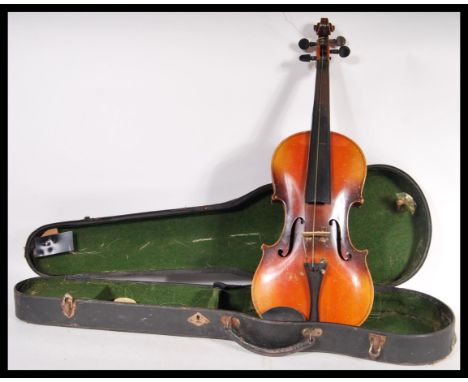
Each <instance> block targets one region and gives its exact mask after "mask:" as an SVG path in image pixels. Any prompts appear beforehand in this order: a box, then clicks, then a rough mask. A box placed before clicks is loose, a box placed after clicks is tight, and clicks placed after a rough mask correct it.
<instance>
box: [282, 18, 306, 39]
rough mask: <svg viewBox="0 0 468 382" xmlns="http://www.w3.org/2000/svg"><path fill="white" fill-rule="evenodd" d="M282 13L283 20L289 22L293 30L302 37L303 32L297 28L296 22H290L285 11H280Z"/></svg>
mask: <svg viewBox="0 0 468 382" xmlns="http://www.w3.org/2000/svg"><path fill="white" fill-rule="evenodd" d="M281 13H282V14H283V17H284V19H285V21H286V22H287V23H288V24H290V25H291V26H292V27H293V28H294V29H295V30H296V32H297V33H299V34H300V35H301V37H304V34H303V33H302V32H301V31H300V30H299V28H298V27H297V26H296V24H294V22H292V21H291V20H290V19H289V17H288V15H287V14H286V12H281Z"/></svg>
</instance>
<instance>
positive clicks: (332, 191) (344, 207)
mask: <svg viewBox="0 0 468 382" xmlns="http://www.w3.org/2000/svg"><path fill="white" fill-rule="evenodd" d="M334 29H335V28H334V26H333V25H332V24H331V23H329V21H328V19H326V18H322V19H321V20H320V22H319V23H317V24H316V25H315V26H314V30H315V31H316V32H317V35H318V39H317V41H316V42H311V41H309V40H308V39H302V40H301V41H299V47H300V48H301V49H303V50H305V51H311V50H315V56H312V55H311V54H304V55H302V56H300V57H299V59H300V60H301V61H304V62H311V61H315V62H316V82H315V99H314V106H313V117H312V128H311V131H304V132H299V133H296V134H294V135H291V136H290V137H288V138H286V139H285V140H283V141H282V142H281V143H280V144H279V145H278V147H277V148H276V150H275V152H274V154H273V158H272V164H271V167H272V178H273V196H272V200H273V201H274V202H281V203H282V204H283V207H284V216H285V220H284V226H283V230H282V233H281V236H280V237H279V239H278V240H277V241H276V243H274V244H273V245H266V244H262V247H261V248H262V253H263V255H262V258H261V260H260V263H259V265H258V267H257V269H256V271H255V274H254V278H253V280H252V292H251V293H252V302H253V305H254V307H255V310H256V312H257V314H258V315H259V316H260V317H261V318H264V319H270V320H281V321H323V322H333V323H341V324H347V325H355V326H359V325H361V324H362V323H363V322H364V321H365V320H366V318H367V316H368V315H369V313H370V311H371V308H372V303H373V299H374V287H373V283H372V278H371V275H370V273H369V269H368V267H367V262H366V258H367V250H357V249H356V248H354V247H353V245H352V243H351V239H350V236H349V231H348V212H349V209H350V207H351V206H353V205H360V204H362V203H363V202H364V199H363V196H362V192H363V187H364V182H365V179H366V173H367V167H366V159H365V157H364V154H363V152H362V151H361V149H360V148H359V146H358V145H357V144H356V143H355V142H353V141H352V140H351V139H349V138H347V137H346V136H344V135H342V134H339V133H336V132H330V96H329V93H330V90H329V64H330V61H331V54H339V56H341V57H347V56H348V55H349V54H350V49H349V48H348V47H347V46H346V45H345V44H346V40H345V38H344V37H341V36H340V37H337V38H336V39H331V38H329V36H330V34H331V32H333V31H334Z"/></svg>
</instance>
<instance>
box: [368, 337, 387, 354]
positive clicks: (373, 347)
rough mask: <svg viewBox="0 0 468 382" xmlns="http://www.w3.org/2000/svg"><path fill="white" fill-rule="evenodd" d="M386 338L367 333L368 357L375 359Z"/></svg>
mask: <svg viewBox="0 0 468 382" xmlns="http://www.w3.org/2000/svg"><path fill="white" fill-rule="evenodd" d="M386 339H387V337H386V336H383V335H381V334H375V333H369V344H370V345H369V357H371V358H372V359H377V358H379V357H380V353H381V352H382V349H383V347H384V344H385V340H386Z"/></svg>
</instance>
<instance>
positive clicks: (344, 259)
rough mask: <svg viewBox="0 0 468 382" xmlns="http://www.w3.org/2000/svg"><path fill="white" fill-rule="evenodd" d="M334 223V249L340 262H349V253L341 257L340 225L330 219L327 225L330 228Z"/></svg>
mask: <svg viewBox="0 0 468 382" xmlns="http://www.w3.org/2000/svg"><path fill="white" fill-rule="evenodd" d="M333 223H335V226H336V236H335V237H336V248H337V250H338V255H339V256H340V258H341V260H343V261H349V260H350V259H351V256H352V255H351V253H349V252H346V255H343V247H342V246H341V227H340V223H338V221H336V220H335V219H331V220H330V221H329V222H328V224H330V225H331V226H332V225H333Z"/></svg>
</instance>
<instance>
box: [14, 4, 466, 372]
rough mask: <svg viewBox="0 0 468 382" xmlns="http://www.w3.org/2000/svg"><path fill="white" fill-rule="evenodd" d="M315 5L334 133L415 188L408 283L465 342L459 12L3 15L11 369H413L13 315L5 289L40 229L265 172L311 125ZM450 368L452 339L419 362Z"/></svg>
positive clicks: (195, 200)
mask: <svg viewBox="0 0 468 382" xmlns="http://www.w3.org/2000/svg"><path fill="white" fill-rule="evenodd" d="M285 16H287V18H286V17H285ZM324 16H327V17H329V18H330V21H331V22H332V23H333V24H335V25H336V33H335V34H334V35H335V36H337V35H343V36H345V37H346V38H347V40H348V45H349V47H350V48H351V55H350V56H349V57H348V58H346V59H341V58H339V57H338V56H334V57H333V60H332V64H331V69H330V72H331V79H330V81H331V127H332V130H334V131H338V132H340V133H343V134H345V135H347V136H349V137H350V138H352V139H354V140H355V141H356V142H358V143H359V145H360V146H361V148H362V149H363V151H364V153H365V154H366V157H367V161H368V163H369V164H377V163H384V164H391V165H394V166H397V167H399V168H401V169H403V170H405V171H406V172H408V173H409V174H410V175H411V176H412V177H413V178H414V179H415V180H416V181H417V182H418V184H419V185H420V186H421V188H422V189H423V191H424V193H425V195H426V196H427V199H428V203H429V206H430V209H431V213H432V219H433V220H432V223H433V240H432V245H431V249H430V251H429V254H428V257H427V260H426V262H425V264H424V266H423V267H422V268H421V270H420V271H419V272H418V273H417V274H416V275H415V276H414V277H413V278H412V279H411V280H409V281H408V282H406V283H405V284H404V285H403V286H404V287H406V288H410V289H415V290H418V291H422V292H425V293H427V294H430V295H433V296H435V297H436V298H438V299H440V300H442V301H444V302H445V303H447V304H448V305H449V306H450V307H451V308H452V309H453V310H454V312H455V315H456V317H457V334H458V337H459V333H460V329H459V325H458V323H459V313H460V308H459V299H460V295H459V287H460V277H459V275H460V264H459V259H460V247H459V239H460V236H459V227H460V226H459V197H460V194H459V171H460V168H459V159H460V157H459V146H460V142H459V139H460V137H459V123H460V121H459V113H460V110H459V105H460V102H459V95H460V94H459V93H460V85H459V84H460V74H459V60H460V57H459V48H460V41H459V28H460V25H459V15H458V14H456V13H452V14H440V13H425V14H418V13H408V14H405V13H378V14H374V13H328V14H323V13H320V14H316V13H315V14H314V13H287V14H286V15H284V14H282V13H250V14H244V13H235V14H234V13H224V14H218V13H208V14H204V13H195V14H186V13H177V14H174V13H33V14H29V13H10V14H9V41H8V44H9V51H8V55H9V56H8V60H9V66H8V71H9V124H8V133H9V137H8V157H9V176H8V191H9V201H8V206H9V214H8V221H9V232H8V247H9V249H8V259H9V270H8V273H9V316H8V322H9V331H8V335H9V341H8V344H9V367H10V368H15V369H18V368H61V369H73V368H85V369H96V368H125V369H127V368H220V369H221V368H234V369H239V368H266V369H280V368H298V369H312V368H333V369H337V368H339V369H341V368H343V369H344V368H356V369H367V368H376V369H379V368H380V369H390V368H409V367H407V366H395V365H390V364H382V363H376V362H371V361H366V360H360V359H354V358H351V357H345V356H339V355H332V354H324V353H323V354H319V353H317V354H315V353H314V354H296V355H293V356H289V357H285V358H268V357H262V356H259V355H256V354H253V353H250V352H247V351H245V350H244V349H242V348H240V347H239V346H238V345H237V344H235V343H232V342H228V341H221V340H211V339H191V338H180V337H169V336H158V335H148V334H133V333H116V332H109V331H99V330H85V329H68V328H59V327H46V326H39V325H31V324H27V323H25V322H22V321H20V320H18V319H17V318H16V317H15V316H14V302H13V293H12V292H13V286H14V284H15V283H17V282H18V281H21V280H23V279H25V278H28V277H32V276H34V273H33V272H32V271H31V270H30V269H29V267H28V265H27V263H26V261H25V260H24V258H23V245H24V243H25V241H26V238H27V236H28V235H29V233H31V232H32V231H33V230H34V229H35V228H37V227H39V226H41V225H43V224H46V223H51V222H55V221H63V220H73V219H80V218H82V217H84V216H85V215H90V216H93V217H99V216H109V215H119V214H126V213H134V212H143V211H152V210H159V209H169V208H179V207H184V206H195V205H201V204H211V203H216V202H223V201H227V200H229V199H232V198H235V197H238V196H241V195H243V194H245V193H247V192H248V191H251V190H252V189H254V188H256V187H258V186H260V185H263V184H265V183H269V182H270V181H271V179H270V159H271V155H272V152H273V150H274V148H275V146H276V145H277V144H278V143H279V142H280V140H282V139H283V138H285V137H287V136H288V135H290V134H293V133H295V132H297V131H301V130H308V129H309V127H310V123H311V111H312V103H313V92H314V80H315V70H314V66H313V65H310V66H309V65H308V64H305V63H301V62H299V61H298V59H297V56H298V55H299V54H301V51H300V50H299V48H297V41H298V40H299V39H300V38H301V37H303V36H306V37H312V38H313V32H312V27H311V26H312V24H313V23H315V22H317V21H318V20H319V18H320V17H324ZM288 19H289V21H290V22H289V21H288ZM291 22H292V23H294V25H296V26H297V28H298V29H299V30H300V31H301V33H299V32H298V31H297V30H296V29H295V27H294V26H293V25H292V24H291ZM459 366H460V361H459V344H457V345H456V347H455V349H454V351H453V353H452V354H451V355H450V356H449V357H448V358H446V359H445V360H443V361H441V362H439V363H436V364H435V365H432V366H424V367H420V368H430V369H431V368H432V369H436V368H446V369H448V368H459Z"/></svg>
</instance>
